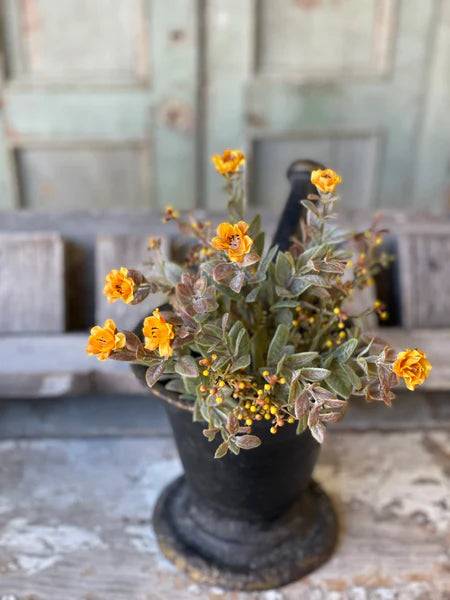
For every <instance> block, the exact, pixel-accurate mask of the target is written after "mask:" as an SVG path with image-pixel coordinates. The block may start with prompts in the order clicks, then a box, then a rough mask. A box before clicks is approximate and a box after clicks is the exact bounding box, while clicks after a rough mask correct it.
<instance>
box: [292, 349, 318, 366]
mask: <svg viewBox="0 0 450 600" xmlns="http://www.w3.org/2000/svg"><path fill="white" fill-rule="evenodd" d="M318 356H319V354H318V352H299V353H297V354H291V356H288V357H287V358H286V362H285V366H286V367H288V368H289V369H292V370H297V369H301V368H302V367H304V366H306V365H309V364H311V363H312V362H313V360H314V359H316V358H317V357H318Z"/></svg>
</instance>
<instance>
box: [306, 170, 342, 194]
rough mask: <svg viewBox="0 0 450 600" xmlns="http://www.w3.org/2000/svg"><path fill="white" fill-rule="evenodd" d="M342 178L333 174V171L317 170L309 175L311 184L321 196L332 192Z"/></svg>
mask: <svg viewBox="0 0 450 600" xmlns="http://www.w3.org/2000/svg"><path fill="white" fill-rule="evenodd" d="M341 181H342V178H341V176H340V175H338V174H337V173H335V172H334V171H333V169H317V171H313V172H312V173H311V183H312V184H313V185H315V186H316V188H317V189H318V190H319V192H322V194H329V193H330V192H334V189H335V187H336V186H337V185H338V183H341Z"/></svg>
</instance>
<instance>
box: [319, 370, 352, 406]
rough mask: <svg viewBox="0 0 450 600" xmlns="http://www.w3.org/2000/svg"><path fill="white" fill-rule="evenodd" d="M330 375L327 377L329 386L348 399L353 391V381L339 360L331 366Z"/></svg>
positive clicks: (326, 380) (326, 381)
mask: <svg viewBox="0 0 450 600" xmlns="http://www.w3.org/2000/svg"><path fill="white" fill-rule="evenodd" d="M330 371H331V373H330V375H328V377H327V378H326V379H325V383H326V384H327V386H328V387H329V388H330V389H331V390H332V391H333V392H335V393H336V394H338V396H342V398H345V399H347V398H348V397H349V396H350V394H351V392H352V383H351V381H350V380H349V378H348V376H347V374H346V372H345V371H344V369H342V368H341V367H340V365H339V363H337V362H333V363H332V365H331V366H330Z"/></svg>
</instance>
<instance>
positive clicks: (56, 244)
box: [0, 233, 65, 333]
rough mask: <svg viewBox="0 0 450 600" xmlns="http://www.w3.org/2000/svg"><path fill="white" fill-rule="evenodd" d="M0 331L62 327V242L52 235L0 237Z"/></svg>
mask: <svg viewBox="0 0 450 600" xmlns="http://www.w3.org/2000/svg"><path fill="white" fill-rule="evenodd" d="M0 281H1V286H0V306H1V307H2V310H1V311H0V332H3V333H12V332H23V333H33V332H60V331H63V330H64V326H65V299H64V293H65V285H64V243H63V240H62V238H61V236H59V235H58V234H56V233H26V234H20V233H10V234H6V233H5V234H0Z"/></svg>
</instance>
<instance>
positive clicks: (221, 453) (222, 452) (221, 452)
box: [214, 442, 228, 458]
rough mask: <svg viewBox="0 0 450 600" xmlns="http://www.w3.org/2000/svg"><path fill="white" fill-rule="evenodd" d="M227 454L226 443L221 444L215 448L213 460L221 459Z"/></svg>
mask: <svg viewBox="0 0 450 600" xmlns="http://www.w3.org/2000/svg"><path fill="white" fill-rule="evenodd" d="M227 452H228V442H222V443H221V444H220V446H219V447H218V448H217V450H216V452H215V454H214V458H222V456H225V454H226V453H227Z"/></svg>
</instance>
